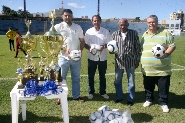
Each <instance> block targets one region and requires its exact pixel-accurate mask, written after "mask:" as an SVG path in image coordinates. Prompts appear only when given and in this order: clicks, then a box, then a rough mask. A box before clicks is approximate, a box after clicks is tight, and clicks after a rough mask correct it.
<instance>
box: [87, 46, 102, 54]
mask: <svg viewBox="0 0 185 123" xmlns="http://www.w3.org/2000/svg"><path fill="white" fill-rule="evenodd" d="M100 49H101V47H100V45H97V44H91V48H90V50H91V53H92V54H93V55H100V53H101V52H100Z"/></svg>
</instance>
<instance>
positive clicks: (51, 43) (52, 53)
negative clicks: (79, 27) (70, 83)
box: [40, 11, 64, 82]
mask: <svg viewBox="0 0 185 123" xmlns="http://www.w3.org/2000/svg"><path fill="white" fill-rule="evenodd" d="M49 18H51V19H52V21H51V25H52V26H51V28H50V29H49V31H48V32H46V33H45V34H44V35H43V36H41V41H40V47H41V49H42V50H43V52H44V53H45V54H46V55H47V57H46V59H47V63H46V65H45V69H44V70H45V72H46V76H45V79H47V80H54V81H55V82H58V76H59V70H60V67H59V66H58V63H57V62H56V59H57V58H58V54H59V53H60V50H61V48H62V46H63V42H64V37H63V36H62V35H61V34H60V33H58V32H57V31H56V30H55V28H54V19H55V18H56V15H55V12H54V11H51V12H50V14H49ZM49 61H50V62H49Z"/></svg>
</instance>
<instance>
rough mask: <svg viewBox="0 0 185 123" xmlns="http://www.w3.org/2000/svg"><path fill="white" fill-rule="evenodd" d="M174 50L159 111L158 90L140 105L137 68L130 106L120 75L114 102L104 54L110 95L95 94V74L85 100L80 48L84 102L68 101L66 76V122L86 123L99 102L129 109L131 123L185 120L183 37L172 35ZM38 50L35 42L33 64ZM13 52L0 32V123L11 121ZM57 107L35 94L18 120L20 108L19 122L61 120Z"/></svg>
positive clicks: (84, 68)
mask: <svg viewBox="0 0 185 123" xmlns="http://www.w3.org/2000/svg"><path fill="white" fill-rule="evenodd" d="M175 41H176V46H177V49H176V50H175V52H174V53H173V55H172V59H173V60H172V64H173V65H172V68H173V74H172V76H171V86H170V95H169V108H170V112H169V113H163V112H162V109H161V107H160V105H158V102H157V99H158V93H157V88H156V89H155V101H154V104H153V105H152V106H150V107H148V108H144V107H143V106H142V104H143V102H144V101H145V99H144V89H143V84H142V74H141V72H140V69H139V68H138V69H137V70H136V98H135V104H134V105H133V106H132V107H129V106H127V104H126V103H127V100H126V94H127V79H126V76H125V75H124V78H123V86H124V87H123V90H124V97H125V98H124V101H122V103H119V104H115V103H114V102H113V100H114V99H115V96H116V95H115V89H114V85H113V82H114V55H108V69H107V93H108V95H109V96H110V98H109V99H108V100H105V99H103V98H102V97H101V96H100V95H99V94H98V91H99V89H98V88H99V80H98V79H99V77H98V75H97V76H95V88H96V94H95V96H94V98H93V99H92V100H88V98H87V96H88V92H87V88H88V83H87V51H86V50H84V51H83V58H82V69H81V75H82V76H81V96H82V97H83V98H84V99H85V100H86V102H85V103H78V102H77V101H74V100H72V94H71V79H70V76H69V77H68V78H67V83H68V88H69V95H68V106H69V115H70V117H69V118H70V123H90V121H89V120H88V118H89V115H90V114H91V113H92V112H95V111H97V109H98V108H99V107H101V106H102V105H108V106H109V107H110V108H111V109H113V108H114V109H115V108H117V109H120V110H122V111H124V110H126V109H130V110H131V114H132V119H133V120H134V122H135V123H184V122H185V54H184V53H185V36H179V37H175ZM38 52H41V49H40V48H39V45H37V47H36V49H35V50H34V51H33V52H32V56H33V60H35V61H36V62H37V63H38V61H39V60H40V59H39V58H38ZM12 56H15V52H14V51H9V44H8V39H7V38H6V37H5V36H4V35H0V123H11V105H10V104H11V99H10V91H11V89H12V88H13V86H14V85H15V83H16V82H17V75H16V73H15V71H16V68H17V66H18V65H17V59H15V58H12ZM18 57H19V58H21V60H22V61H23V62H24V61H25V59H24V54H23V53H22V52H21V51H20V52H19V55H18ZM60 109H61V108H60V106H58V105H55V100H47V99H46V98H44V97H38V98H36V99H35V100H33V101H28V102H27V120H26V121H24V122H23V121H22V114H21V110H20V112H19V123H62V122H63V119H62V116H61V110H60Z"/></svg>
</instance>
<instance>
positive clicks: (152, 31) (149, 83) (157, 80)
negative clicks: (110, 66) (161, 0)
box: [141, 15, 175, 112]
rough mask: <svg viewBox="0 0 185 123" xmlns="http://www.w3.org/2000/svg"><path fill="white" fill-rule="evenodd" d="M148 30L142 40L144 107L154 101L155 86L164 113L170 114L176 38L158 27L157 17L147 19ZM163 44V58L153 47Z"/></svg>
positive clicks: (152, 16)
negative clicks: (171, 77) (172, 57)
mask: <svg viewBox="0 0 185 123" xmlns="http://www.w3.org/2000/svg"><path fill="white" fill-rule="evenodd" d="M147 24H148V30H147V31H146V32H145V33H144V34H143V36H142V40H141V47H142V56H141V71H142V73H143V79H144V88H145V98H146V102H145V103H144V104H143V106H144V107H148V106H150V105H151V104H152V102H153V100H154V96H153V92H154V89H155V85H157V86H158V93H159V100H158V101H159V104H160V105H161V107H162V110H163V112H169V108H168V106H167V104H168V94H169V87H170V76H171V53H172V52H173V51H174V50H175V42H174V40H173V39H174V38H173V36H172V35H171V33H169V32H168V31H167V30H165V29H164V28H163V27H161V28H159V27H158V18H157V16H156V15H150V16H149V17H148V19H147ZM156 44H161V45H163V46H164V47H165V49H166V51H165V54H164V55H163V56H162V57H155V56H154V55H153V54H152V52H151V51H152V47H153V46H154V45H156Z"/></svg>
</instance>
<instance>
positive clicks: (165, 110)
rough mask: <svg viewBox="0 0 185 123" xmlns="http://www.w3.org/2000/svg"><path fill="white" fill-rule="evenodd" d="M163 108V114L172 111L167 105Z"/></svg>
mask: <svg viewBox="0 0 185 123" xmlns="http://www.w3.org/2000/svg"><path fill="white" fill-rule="evenodd" d="M161 108H162V110H163V112H165V113H168V112H169V111H170V109H169V108H168V106H167V105H162V106H161Z"/></svg>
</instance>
